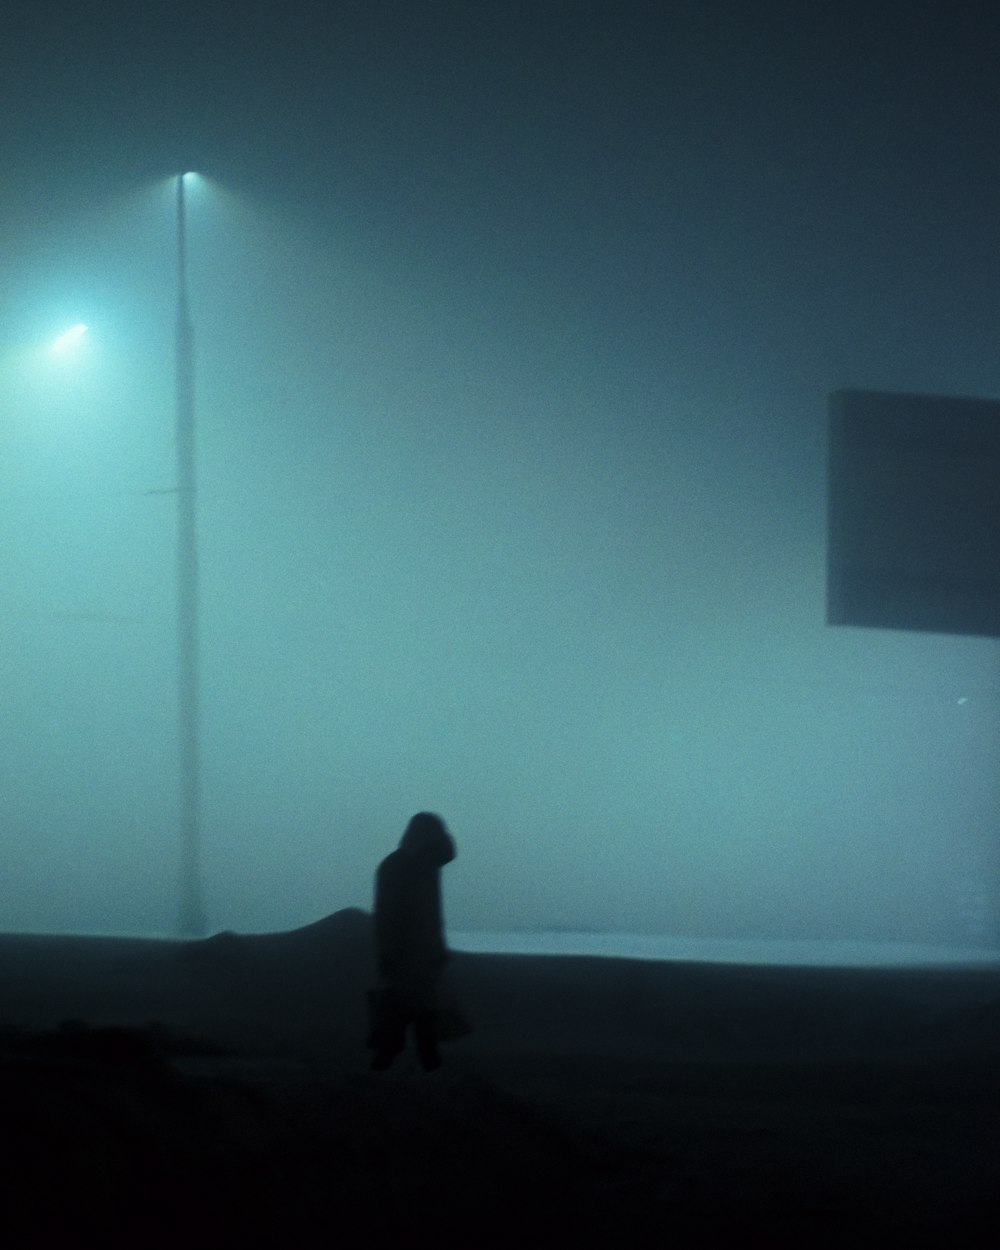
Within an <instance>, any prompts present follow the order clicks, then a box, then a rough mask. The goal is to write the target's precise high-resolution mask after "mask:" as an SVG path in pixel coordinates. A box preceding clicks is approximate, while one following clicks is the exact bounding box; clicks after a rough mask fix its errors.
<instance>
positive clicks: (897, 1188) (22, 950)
mask: <svg viewBox="0 0 1000 1250" xmlns="http://www.w3.org/2000/svg"><path fill="white" fill-rule="evenodd" d="M369 945H370V934H369V917H367V916H366V915H365V914H364V913H361V912H356V911H348V912H338V913H336V914H335V915H333V916H330V917H328V918H327V919H326V920H323V921H320V922H319V923H318V924H315V925H311V926H308V927H307V928H304V929H300V930H296V931H294V932H291V933H284V934H273V935H266V936H261V937H237V936H235V935H226V934H223V935H219V936H217V937H215V938H211V939H209V940H207V941H205V942H194V943H181V942H170V941H140V940H126V939H109V938H68V937H47V938H46V937H24V936H15V935H9V936H6V937H0V1019H2V1021H3V1028H2V1034H0V1082H2V1089H0V1097H2V1105H3V1109H4V1110H3V1117H4V1118H3V1134H2V1149H3V1153H4V1158H3V1168H2V1171H0V1176H2V1182H0V1184H2V1191H3V1192H2V1207H0V1220H2V1226H0V1236H2V1237H3V1239H4V1244H6V1245H11V1246H25V1247H27V1246H46V1247H48V1246H51V1245H53V1244H61V1245H73V1244H86V1243H90V1242H96V1243H98V1244H102V1245H105V1246H108V1245H112V1246H118V1245H122V1246H124V1245H129V1246H153V1247H158V1246H167V1245H170V1246H173V1247H178V1246H180V1247H197V1246H206V1247H230V1246H232V1247H236V1246H239V1247H271V1246H275V1247H277V1246H283V1247H288V1246H292V1247H294V1246H311V1245H313V1244H324V1245H327V1244H328V1245H337V1244H344V1243H345V1242H355V1239H356V1238H360V1239H361V1241H362V1243H363V1244H364V1245H365V1246H366V1247H371V1246H396V1245H433V1246H437V1247H450V1246H455V1247H459V1246H461V1247H463V1248H466V1250H474V1248H475V1247H500V1246H505V1247H506V1246H521V1247H533V1246H539V1247H541V1246H546V1247H561V1246H567V1247H579V1246H617V1245H622V1246H645V1245H650V1246H652V1245H654V1244H655V1245H657V1246H661V1245H674V1246H705V1247H720V1246H735V1245H742V1244H744V1243H754V1242H761V1243H762V1244H765V1245H768V1246H796V1247H812V1246H831V1247H832V1246H837V1247H842V1246H843V1247H846V1246H850V1247H861V1246H884V1245H889V1244H896V1243H898V1244H902V1245H907V1246H943V1245H947V1246H949V1247H954V1246H983V1247H986V1246H989V1247H993V1246H995V1245H996V1244H997V1243H998V1240H1000V1234H998V1220H997V1216H998V1214H1000V1194H998V1191H1000V1185H998V1181H1000V1135H998V1131H997V1130H998V1116H997V1113H998V1108H1000V1063H998V1060H1000V969H993V968H988V969H982V968H980V969H951V970H941V969H900V970H885V969H880V970H876V969H872V970H857V969H854V970H842V969H803V968H797V969H792V968H762V967H739V966H732V965H697V964H671V963H649V962H638V961H629V960H616V959H592V958H567V957H552V958H548V957H533V956H496V955H463V954H456V955H455V956H454V957H453V961H452V966H451V971H450V977H451V981H452V988H453V990H454V992H455V994H456V996H458V997H459V998H460V999H461V1001H462V1002H463V1003H464V1005H465V1006H466V1008H467V1010H468V1014H469V1016H470V1017H471V1020H472V1022H473V1024H474V1031H473V1032H472V1033H471V1034H470V1035H469V1036H468V1037H466V1038H464V1039H463V1040H461V1041H459V1042H457V1043H455V1044H453V1045H452V1046H451V1047H450V1048H449V1049H448V1050H447V1052H446V1062H445V1067H444V1068H443V1069H442V1071H440V1072H437V1073H433V1074H430V1075H426V1074H423V1073H421V1072H419V1071H418V1070H417V1068H416V1066H415V1064H414V1063H413V1060H412V1059H411V1058H409V1057H406V1058H404V1059H403V1060H401V1061H400V1062H399V1064H398V1070H393V1071H392V1072H390V1073H389V1074H387V1075H376V1074H373V1073H370V1072H368V1070H367V1055H366V1052H365V1051H364V1048H363V1037H364V1025H365V1021H364V1000H365V989H366V988H367V985H368V983H369V978H370V956H369Z"/></svg>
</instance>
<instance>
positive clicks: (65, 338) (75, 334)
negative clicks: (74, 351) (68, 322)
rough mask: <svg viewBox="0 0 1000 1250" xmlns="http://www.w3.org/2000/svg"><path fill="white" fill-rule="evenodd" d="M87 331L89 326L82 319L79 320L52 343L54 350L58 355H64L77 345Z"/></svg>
mask: <svg viewBox="0 0 1000 1250" xmlns="http://www.w3.org/2000/svg"><path fill="white" fill-rule="evenodd" d="M86 333H87V326H85V325H84V324H83V322H82V321H80V322H77V324H76V325H75V326H71V327H70V328H69V329H68V330H67V331H66V332H65V333H64V334H60V335H59V337H58V338H57V339H56V340H55V342H54V343H53V344H52V351H53V352H54V353H55V354H56V355H57V356H61V355H64V354H65V353H66V352H68V351H69V350H70V349H71V348H73V347H75V346H76V345H77V343H79V342H80V340H81V339H82V338H83V336H84V335H85V334H86Z"/></svg>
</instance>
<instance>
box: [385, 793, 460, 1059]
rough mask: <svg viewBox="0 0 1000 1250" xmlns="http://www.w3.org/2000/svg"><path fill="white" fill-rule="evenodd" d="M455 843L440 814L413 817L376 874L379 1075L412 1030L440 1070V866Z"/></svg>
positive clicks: (423, 1055) (451, 854)
mask: <svg viewBox="0 0 1000 1250" xmlns="http://www.w3.org/2000/svg"><path fill="white" fill-rule="evenodd" d="M454 858H455V843H454V842H453V841H452V838H451V835H450V834H449V833H448V830H447V829H446V828H445V824H444V821H443V820H442V819H441V817H440V816H435V815H434V814H433V813H431V812H418V813H417V815H416V816H414V817H413V819H412V820H411V821H410V823H409V824H408V825H407V826H406V830H405V832H404V834H403V836H402V839H401V840H400V843H399V849H398V850H395V851H393V852H392V854H391V855H387V856H386V857H385V859H384V860H383V861H382V862H381V864H379V866H378V871H377V872H376V874H375V957H376V965H377V968H378V976H379V986H378V988H377V989H376V990H375V991H373V994H372V1003H371V1007H372V1020H371V1032H370V1033H369V1037H368V1045H369V1047H370V1048H371V1049H372V1050H374V1051H375V1057H374V1059H373V1060H372V1067H373V1068H374V1069H375V1070H376V1071H384V1070H385V1069H386V1068H388V1067H389V1065H390V1064H391V1063H392V1061H393V1059H395V1057H396V1056H397V1055H398V1054H399V1053H400V1051H401V1050H402V1049H403V1047H404V1046H405V1044H406V1030H407V1029H408V1028H409V1027H410V1026H411V1025H412V1026H413V1032H414V1036H415V1039H416V1043H417V1054H418V1056H419V1058H420V1063H421V1066H422V1067H423V1068H424V1069H425V1070H427V1071H430V1070H431V1069H432V1068H438V1067H440V1066H441V1057H440V1055H439V1054H438V1047H437V1043H438V1037H437V1019H436V1011H437V989H438V982H439V980H440V977H441V972H442V969H443V967H444V963H445V960H446V959H447V957H448V953H447V948H446V946H445V940H444V921H443V919H442V915H441V869H442V868H443V867H444V865H445V864H447V863H450V862H451V860H453V859H454Z"/></svg>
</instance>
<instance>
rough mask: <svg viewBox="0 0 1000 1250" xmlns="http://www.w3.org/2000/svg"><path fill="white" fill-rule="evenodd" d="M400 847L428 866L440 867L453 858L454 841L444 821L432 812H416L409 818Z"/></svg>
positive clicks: (454, 852)
mask: <svg viewBox="0 0 1000 1250" xmlns="http://www.w3.org/2000/svg"><path fill="white" fill-rule="evenodd" d="M399 845H400V848H401V849H402V850H403V851H405V852H406V854H407V855H410V856H412V858H413V859H415V860H418V861H419V862H420V863H422V864H426V865H427V866H428V867H434V868H441V867H443V866H444V865H445V864H448V863H450V862H451V861H452V860H453V859H454V858H455V854H456V851H455V843H454V841H453V840H452V837H451V834H450V833H449V832H448V829H447V827H446V826H445V823H444V821H443V820H442V819H441V817H440V816H436V815H435V814H434V813H433V812H417V814H416V816H413V817H411V818H410V823H409V824H408V825H407V826H406V830H405V831H404V833H403V837H402V839H401V840H400V843H399Z"/></svg>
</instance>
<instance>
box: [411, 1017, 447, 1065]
mask: <svg viewBox="0 0 1000 1250" xmlns="http://www.w3.org/2000/svg"><path fill="white" fill-rule="evenodd" d="M413 1032H414V1035H415V1037H416V1042H417V1056H418V1058H419V1059H420V1066H421V1067H422V1068H423V1069H424V1071H425V1072H433V1071H434V1070H435V1069H436V1068H440V1066H441V1053H440V1051H439V1050H438V1038H437V1013H436V1012H433V1011H420V1012H418V1013H417V1016H416V1019H415V1020H414V1022H413Z"/></svg>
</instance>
